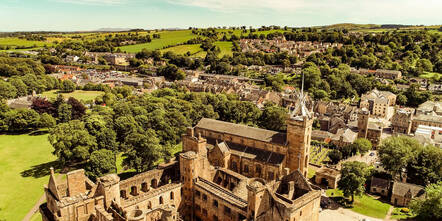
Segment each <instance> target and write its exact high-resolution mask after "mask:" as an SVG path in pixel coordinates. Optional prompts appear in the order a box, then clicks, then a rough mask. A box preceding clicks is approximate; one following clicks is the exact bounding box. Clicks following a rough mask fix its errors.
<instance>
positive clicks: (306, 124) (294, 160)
mask: <svg viewBox="0 0 442 221" xmlns="http://www.w3.org/2000/svg"><path fill="white" fill-rule="evenodd" d="M297 97H298V101H297V103H296V106H295V108H294V109H293V110H292V111H291V112H290V116H289V118H288V120H287V142H288V157H287V167H288V168H289V169H290V171H294V170H299V171H300V172H301V173H302V174H303V175H304V176H307V169H308V162H309V155H308V154H309V153H310V141H311V132H312V125H313V112H312V111H311V110H309V109H308V108H307V105H306V99H307V97H306V95H304V93H302V92H300V93H299V94H298V95H297Z"/></svg>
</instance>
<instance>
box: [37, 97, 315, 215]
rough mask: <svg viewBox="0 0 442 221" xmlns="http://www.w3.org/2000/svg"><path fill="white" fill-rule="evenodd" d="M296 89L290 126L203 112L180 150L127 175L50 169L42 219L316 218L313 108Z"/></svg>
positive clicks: (189, 131)
mask: <svg viewBox="0 0 442 221" xmlns="http://www.w3.org/2000/svg"><path fill="white" fill-rule="evenodd" d="M298 97H299V102H298V104H297V106H295V108H294V109H293V110H292V111H291V113H290V116H289V117H288V120H287V123H288V126H287V132H286V133H281V132H276V131H270V130H263V129H259V128H252V127H248V126H245V125H239V124H233V123H227V122H222V121H217V120H212V119H201V120H200V121H199V123H198V124H197V125H196V126H195V127H194V128H188V129H187V131H186V133H185V134H184V135H183V136H182V144H183V151H182V152H181V153H180V154H179V157H178V158H176V159H173V160H171V161H170V162H168V163H166V164H161V165H159V166H158V167H157V168H156V169H154V170H150V171H147V172H144V173H141V174H138V175H136V176H134V177H131V178H129V179H126V180H122V181H121V180H120V178H119V177H118V176H117V175H115V174H110V175H107V176H104V177H101V178H99V179H98V180H97V182H96V183H94V182H92V181H90V180H89V179H88V178H87V177H86V176H85V175H84V171H83V170H78V171H73V172H71V173H68V175H67V180H66V181H63V182H59V181H57V180H56V179H55V175H54V174H53V172H52V173H51V177H50V180H49V183H48V185H47V187H45V193H46V200H47V203H45V204H43V205H42V206H41V207H40V212H41V214H42V216H43V220H44V221H49V220H63V221H65V220H66V221H71V220H72V221H74V220H75V221H77V220H94V221H108V220H131V221H132V220H139V221H157V220H170V221H173V220H209V221H218V220H232V221H233V220H263V221H264V220H284V221H285V220H289V221H295V220H296V221H304V220H305V221H317V220H318V219H319V206H320V198H321V191H320V190H319V189H317V188H315V187H313V186H311V185H310V184H309V182H308V181H307V179H306V178H305V177H306V175H307V167H308V161H309V160H308V159H309V155H308V154H309V152H310V141H311V130H312V122H313V116H312V112H311V111H310V110H308V109H307V108H306V106H305V103H304V102H305V97H304V95H302V94H301V96H298Z"/></svg>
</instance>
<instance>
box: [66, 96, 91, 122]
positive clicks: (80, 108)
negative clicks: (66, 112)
mask: <svg viewBox="0 0 442 221" xmlns="http://www.w3.org/2000/svg"><path fill="white" fill-rule="evenodd" d="M67 104H68V105H71V112H72V119H73V120H77V119H80V118H81V117H82V116H83V115H84V114H86V107H85V106H84V105H83V104H82V103H81V102H80V101H78V100H77V99H75V98H73V97H70V98H69V99H68V102H67Z"/></svg>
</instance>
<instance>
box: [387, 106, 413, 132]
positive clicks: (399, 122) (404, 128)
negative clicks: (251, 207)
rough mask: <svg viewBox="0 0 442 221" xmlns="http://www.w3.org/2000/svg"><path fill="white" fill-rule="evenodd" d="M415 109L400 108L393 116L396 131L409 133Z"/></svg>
mask: <svg viewBox="0 0 442 221" xmlns="http://www.w3.org/2000/svg"><path fill="white" fill-rule="evenodd" d="M413 113H414V110H413V109H411V108H399V109H397V110H396V113H395V114H394V115H393V117H392V118H391V127H392V129H393V132H394V133H401V134H409V133H410V131H411V124H412V122H413Z"/></svg>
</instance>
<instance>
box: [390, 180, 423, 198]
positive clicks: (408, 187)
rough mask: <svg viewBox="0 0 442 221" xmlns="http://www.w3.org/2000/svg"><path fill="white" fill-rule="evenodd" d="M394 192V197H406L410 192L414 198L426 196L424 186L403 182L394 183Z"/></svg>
mask: <svg viewBox="0 0 442 221" xmlns="http://www.w3.org/2000/svg"><path fill="white" fill-rule="evenodd" d="M392 192H393V195H398V196H405V195H406V194H407V193H408V192H410V193H411V197H412V198H414V197H421V196H423V195H424V194H425V191H424V187H423V186H419V185H414V184H411V183H402V182H394V183H393V190H392Z"/></svg>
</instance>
